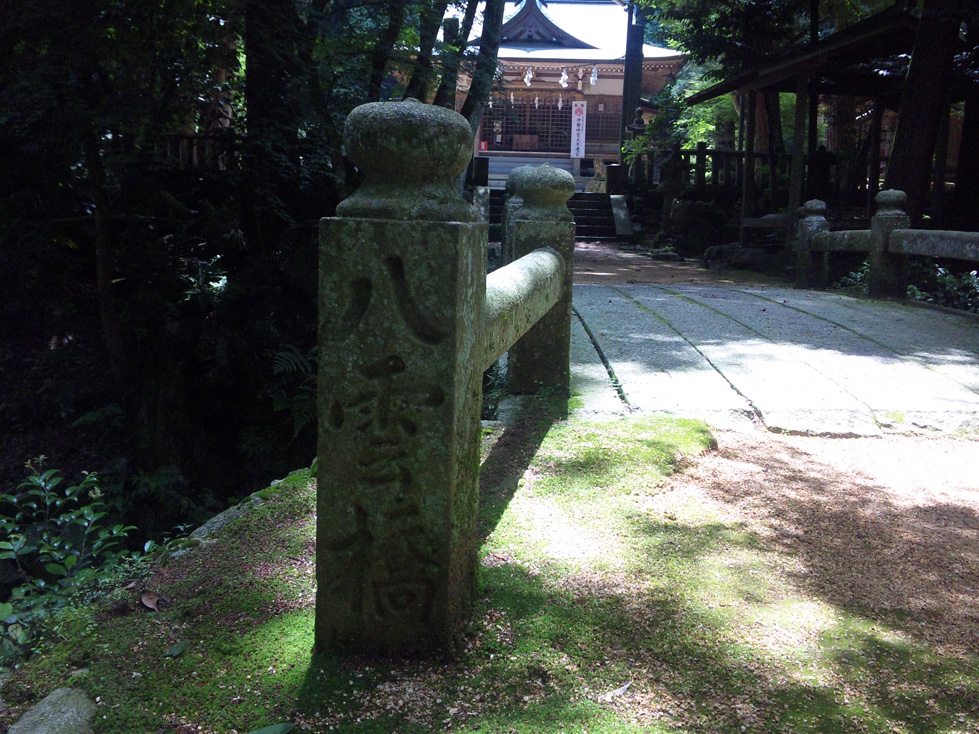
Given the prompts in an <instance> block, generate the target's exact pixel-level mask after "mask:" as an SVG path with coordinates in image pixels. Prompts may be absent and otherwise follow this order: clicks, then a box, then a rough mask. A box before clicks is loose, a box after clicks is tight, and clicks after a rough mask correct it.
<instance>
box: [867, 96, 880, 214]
mask: <svg viewBox="0 0 979 734" xmlns="http://www.w3.org/2000/svg"><path fill="white" fill-rule="evenodd" d="M883 124H884V103H883V102H881V101H880V99H875V100H874V117H873V122H872V123H871V125H872V126H873V127H872V128H871V130H870V170H869V172H868V182H867V216H868V217H870V216H872V215H873V213H874V209H875V205H874V202H875V201H876V199H877V194H878V193H879V192H880V138H881V126H882V125H883Z"/></svg>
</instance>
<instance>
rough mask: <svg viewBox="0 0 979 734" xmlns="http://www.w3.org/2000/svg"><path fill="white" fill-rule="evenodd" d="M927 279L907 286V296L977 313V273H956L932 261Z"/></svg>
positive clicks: (978, 304)
mask: <svg viewBox="0 0 979 734" xmlns="http://www.w3.org/2000/svg"><path fill="white" fill-rule="evenodd" d="M929 264H930V265H931V269H932V272H931V273H929V275H930V277H929V278H927V279H920V280H919V281H918V282H917V283H913V284H912V285H910V286H908V298H911V299H913V300H916V301H926V302H928V303H935V304H938V305H939V306H947V307H948V308H954V309H958V310H959V311H969V312H971V313H979V273H977V271H975V270H973V271H971V272H969V273H963V274H962V275H956V274H955V273H950V272H949V271H948V270H947V269H946V268H943V267H941V266H938V265H934V264H933V263H929Z"/></svg>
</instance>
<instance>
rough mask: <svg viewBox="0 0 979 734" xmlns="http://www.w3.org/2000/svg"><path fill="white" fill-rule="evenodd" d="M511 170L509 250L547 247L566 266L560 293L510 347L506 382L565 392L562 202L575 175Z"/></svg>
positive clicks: (520, 388) (568, 260)
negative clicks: (552, 303) (515, 174)
mask: <svg viewBox="0 0 979 734" xmlns="http://www.w3.org/2000/svg"><path fill="white" fill-rule="evenodd" d="M518 172H519V173H518ZM514 173H518V175H517V176H516V180H515V182H514V192H515V196H514V198H513V199H511V201H515V202H517V201H518V202H519V203H517V204H516V206H514V208H513V209H512V210H511V211H510V212H509V213H508V222H507V235H506V236H507V242H508V248H509V253H510V254H511V255H512V257H513V258H515V259H516V258H520V257H523V256H524V255H527V254H528V253H530V252H532V251H533V250H536V249H538V248H541V247H550V248H553V249H554V250H555V251H556V252H557V253H558V254H559V255H560V256H561V257H562V258H563V260H564V262H565V264H566V267H565V269H564V285H563V288H562V295H561V298H560V299H559V300H558V302H557V303H556V304H555V305H554V307H553V308H552V309H551V310H550V311H549V312H548V313H547V314H545V316H544V317H543V318H542V319H541V320H540V321H538V322H537V323H536V324H535V325H534V326H532V327H531V329H530V331H528V332H527V333H526V334H525V335H524V336H523V337H522V338H521V339H520V340H519V341H517V343H516V344H514V345H513V346H512V347H510V352H509V357H508V360H507V364H508V369H509V388H510V392H512V393H514V394H518V395H519V394H525V393H536V392H538V391H539V390H541V389H550V390H553V391H554V392H555V393H556V394H558V395H560V396H562V397H568V396H569V395H570V384H571V289H572V281H573V279H574V238H575V223H574V215H572V213H571V211H570V210H569V209H568V206H567V202H568V199H570V198H571V197H572V196H573V195H574V186H575V184H574V176H572V175H571V174H570V173H568V172H567V171H565V170H564V169H561V168H553V167H551V166H550V165H547V164H545V165H543V166H533V167H529V166H527V167H523V168H519V169H515V170H514Z"/></svg>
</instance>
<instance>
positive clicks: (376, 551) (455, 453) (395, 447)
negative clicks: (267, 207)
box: [315, 100, 487, 654]
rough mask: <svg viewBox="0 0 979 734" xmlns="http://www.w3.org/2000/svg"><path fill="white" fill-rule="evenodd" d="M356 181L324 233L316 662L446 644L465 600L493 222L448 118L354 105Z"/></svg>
mask: <svg viewBox="0 0 979 734" xmlns="http://www.w3.org/2000/svg"><path fill="white" fill-rule="evenodd" d="M344 140H345V145H346V150H347V154H348V156H349V157H350V159H351V160H352V161H353V162H354V164H355V165H356V166H357V167H358V168H359V169H360V170H361V171H362V172H363V174H364V181H363V184H362V185H361V186H360V188H359V189H358V191H357V192H356V193H355V194H354V195H353V196H351V197H350V198H349V199H347V200H345V201H344V202H342V203H341V204H340V206H339V207H337V217H336V218H333V219H324V220H323V221H322V222H321V225H320V227H321V229H320V314H319V344H320V357H319V364H320V375H319V398H318V400H319V446H318V451H319V470H318V477H317V479H318V492H317V541H316V578H317V586H318V588H317V598H316V622H315V646H316V649H317V650H320V651H323V650H351V651H356V652H360V653H380V654H401V653H410V652H419V651H423V650H425V649H429V648H445V647H446V646H448V645H450V644H451V642H452V640H453V638H454V636H455V633H456V632H457V630H458V626H459V623H460V622H461V620H462V618H463V616H464V614H465V612H466V607H467V606H468V604H469V602H470V601H471V600H472V598H473V595H474V593H475V590H476V565H477V564H476V552H477V534H476V508H477V488H478V474H479V411H480V401H481V396H482V383H481V376H482V375H481V372H480V371H479V370H478V369H474V368H472V366H473V365H475V364H476V363H478V362H479V361H480V360H481V359H482V358H483V354H482V350H481V344H480V337H481V329H482V323H483V307H484V298H485V288H486V242H487V226H486V224H484V223H477V222H475V215H474V212H473V209H472V207H471V206H469V205H468V204H467V203H466V202H465V201H464V200H463V199H462V197H461V196H460V195H459V194H458V192H457V191H456V189H455V186H454V181H455V178H456V177H457V176H458V174H459V173H461V172H462V171H463V170H464V169H465V167H466V164H467V162H468V161H469V158H470V156H471V154H472V131H471V129H470V127H469V124H468V123H467V122H466V120H465V119H464V118H463V117H462V116H461V115H458V114H457V113H455V112H453V111H450V110H447V109H444V108H441V107H435V106H432V105H423V104H421V103H419V102H417V101H414V100H408V101H405V102H391V103H374V104H368V105H364V106H362V107H358V108H357V109H355V110H354V111H353V112H352V113H351V114H350V116H349V117H348V118H347V122H346V127H345V131H344Z"/></svg>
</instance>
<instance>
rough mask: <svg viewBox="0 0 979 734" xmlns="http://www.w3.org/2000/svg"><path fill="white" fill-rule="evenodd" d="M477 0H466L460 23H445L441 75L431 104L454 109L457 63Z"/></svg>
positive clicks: (473, 18) (458, 63) (474, 15)
mask: <svg viewBox="0 0 979 734" xmlns="http://www.w3.org/2000/svg"><path fill="white" fill-rule="evenodd" d="M478 8H479V0H468V1H467V2H466V12H465V14H464V15H463V17H462V23H461V24H451V23H448V22H446V24H445V36H446V38H445V44H444V45H443V52H442V75H441V77H440V78H439V86H438V89H437V90H436V91H435V99H434V100H433V104H436V105H438V106H440V107H450V108H452V109H455V94H456V85H457V84H458V83H459V65H460V62H461V61H462V58H463V56H464V54H465V50H466V42H467V40H468V39H469V34H470V33H471V32H472V27H473V21H474V20H475V19H476V10H477V9H478Z"/></svg>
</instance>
